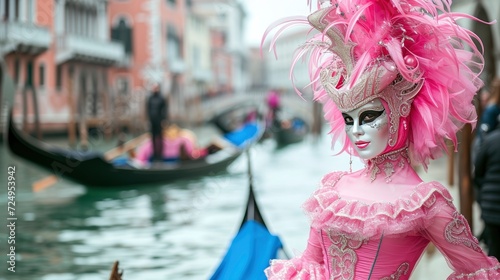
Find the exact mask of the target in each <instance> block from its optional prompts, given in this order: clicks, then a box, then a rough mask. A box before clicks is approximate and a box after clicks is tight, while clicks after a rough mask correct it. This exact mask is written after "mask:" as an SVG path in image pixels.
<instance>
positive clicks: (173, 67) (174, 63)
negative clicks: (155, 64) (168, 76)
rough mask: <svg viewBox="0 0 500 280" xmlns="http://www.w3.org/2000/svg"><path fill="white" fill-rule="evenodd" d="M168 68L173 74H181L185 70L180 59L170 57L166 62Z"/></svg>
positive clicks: (184, 65)
mask: <svg viewBox="0 0 500 280" xmlns="http://www.w3.org/2000/svg"><path fill="white" fill-rule="evenodd" d="M168 66H169V68H170V72H172V73H173V74H182V73H184V71H185V70H186V63H185V62H184V60H182V58H180V57H172V58H171V59H170V60H169V61H168Z"/></svg>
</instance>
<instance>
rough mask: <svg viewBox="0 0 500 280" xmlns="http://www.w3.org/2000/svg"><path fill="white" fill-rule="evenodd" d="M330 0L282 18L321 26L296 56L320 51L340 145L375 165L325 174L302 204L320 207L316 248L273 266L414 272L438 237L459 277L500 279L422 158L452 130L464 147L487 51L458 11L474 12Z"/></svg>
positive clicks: (316, 271)
mask: <svg viewBox="0 0 500 280" xmlns="http://www.w3.org/2000/svg"><path fill="white" fill-rule="evenodd" d="M326 2H328V1H326ZM327 4H329V5H326V7H325V6H321V5H318V10H317V11H315V12H313V13H312V14H311V15H310V16H309V17H308V18H307V19H299V18H293V19H290V18H287V19H286V20H284V21H282V22H280V23H281V24H283V26H285V27H287V26H291V24H293V23H306V24H309V25H311V26H312V27H313V28H314V29H315V30H317V31H319V32H316V33H313V35H309V38H308V40H307V41H306V43H305V44H304V45H303V46H302V47H301V48H300V49H299V51H298V52H297V53H296V57H295V59H294V61H299V58H301V57H302V56H303V55H305V54H309V55H310V56H309V60H308V61H309V62H308V63H309V72H310V78H311V85H312V90H313V92H314V97H315V99H316V100H318V101H320V102H322V103H323V104H324V110H325V118H326V120H327V121H328V122H329V124H330V126H331V134H332V137H333V141H334V142H333V143H335V145H334V147H336V148H337V149H338V150H339V152H347V153H349V154H351V155H352V156H357V157H360V158H361V159H363V160H364V161H365V168H363V169H361V170H359V171H356V172H332V173H330V174H327V175H326V176H325V177H324V178H323V179H322V180H321V184H320V187H319V189H317V190H316V191H315V192H314V193H313V195H312V196H311V197H310V198H309V199H308V200H306V202H305V203H304V205H303V207H304V209H305V211H306V213H307V214H308V215H309V216H310V217H311V228H310V235H309V239H308V244H307V247H306V250H305V251H304V252H303V253H302V254H301V255H298V256H296V257H294V258H293V259H290V260H273V261H272V262H271V265H270V267H269V268H267V269H266V271H265V272H266V275H267V277H268V278H269V279H363V280H365V279H377V280H381V279H383V280H395V279H399V280H403V279H409V278H410V276H411V273H412V271H413V269H414V268H415V266H416V264H417V263H418V260H419V258H420V257H421V256H422V254H423V252H424V249H425V248H426V246H427V245H428V244H429V243H431V242H432V243H433V244H434V245H435V246H436V247H437V248H438V249H439V250H440V251H441V253H442V254H443V255H444V257H445V258H446V260H447V262H448V264H449V266H450V267H451V268H452V269H453V271H454V272H453V273H452V274H451V275H450V276H449V277H448V279H500V264H499V262H498V260H497V259H495V258H493V257H488V256H487V255H486V254H485V253H484V252H483V250H482V249H481V247H480V246H479V244H478V241H477V239H476V238H475V237H474V236H473V235H472V233H471V230H470V228H469V225H468V223H467V221H466V219H465V218H464V217H463V216H462V215H461V214H460V213H459V212H458V210H457V209H456V208H455V206H454V204H453V201H452V197H451V195H450V193H449V192H448V190H447V189H446V188H445V187H444V186H442V185H441V184H440V183H438V182H423V181H422V179H420V177H419V176H418V175H417V173H416V172H415V170H414V169H413V167H412V166H415V165H422V166H423V167H424V168H427V165H428V163H429V160H430V159H433V158H437V157H439V156H441V155H442V152H443V151H445V150H446V141H445V140H446V139H449V140H451V142H452V143H453V144H454V146H455V147H456V145H457V139H456V132H457V131H458V130H459V129H460V128H461V127H462V126H463V124H465V123H471V124H474V123H475V121H476V113H475V108H474V106H473V104H472V99H473V97H474V95H475V93H476V91H477V90H478V89H479V88H480V87H481V85H482V82H481V80H480V79H479V72H481V70H482V68H483V58H482V55H481V52H480V51H479V50H478V48H477V47H476V45H475V44H474V41H473V40H478V38H477V37H476V36H475V35H474V34H473V33H472V32H470V31H468V30H466V29H464V28H462V27H460V26H459V25H457V23H456V22H455V20H456V19H459V18H461V17H469V18H471V17H470V16H467V15H463V14H462V15H458V14H453V13H451V12H449V10H450V5H451V1H447V0H446V1H445V0H434V1H430V0H400V1H398V0H337V1H334V0H332V1H329V3H327ZM276 26H280V25H276ZM276 26H273V27H270V29H272V28H274V27H276ZM280 31H282V30H280ZM278 33H279V34H281V32H278ZM266 36H267V33H266ZM274 39H277V38H274ZM274 41H275V40H273V42H274ZM294 66H295V65H292V68H293V67H294ZM429 279H434V278H432V276H430V278H429Z"/></svg>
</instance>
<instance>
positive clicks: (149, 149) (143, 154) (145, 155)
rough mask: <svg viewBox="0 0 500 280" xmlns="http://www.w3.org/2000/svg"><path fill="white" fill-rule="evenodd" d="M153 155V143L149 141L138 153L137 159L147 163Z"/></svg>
mask: <svg viewBox="0 0 500 280" xmlns="http://www.w3.org/2000/svg"><path fill="white" fill-rule="evenodd" d="M152 154H153V145H151V141H147V142H146V143H144V144H142V145H141V146H140V147H139V150H138V151H137V155H136V159H137V160H138V161H140V162H142V163H147V162H148V161H149V158H150V157H151V155H152Z"/></svg>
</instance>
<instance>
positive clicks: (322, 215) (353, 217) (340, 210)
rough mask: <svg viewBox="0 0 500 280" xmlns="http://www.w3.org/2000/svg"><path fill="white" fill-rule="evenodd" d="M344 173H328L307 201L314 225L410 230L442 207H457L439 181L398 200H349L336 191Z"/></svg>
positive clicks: (370, 231)
mask: <svg viewBox="0 0 500 280" xmlns="http://www.w3.org/2000/svg"><path fill="white" fill-rule="evenodd" d="M344 174H345V173H344V172H334V173H330V174H327V175H326V176H325V177H324V178H323V180H322V184H321V187H320V188H319V189H318V190H316V191H315V192H314V194H313V195H312V197H310V198H309V199H308V200H306V202H304V204H303V208H304V210H305V211H306V213H307V214H308V215H309V216H310V218H311V220H312V222H311V226H312V227H313V228H318V229H319V228H336V229H340V230H342V231H343V232H346V233H357V234H361V235H362V236H364V237H368V238H369V237H373V236H377V235H380V234H381V233H382V231H385V232H391V234H393V233H394V234H400V233H408V232H411V231H415V230H417V229H418V227H416V225H422V226H423V225H425V221H428V220H429V219H432V218H433V217H434V216H435V215H436V214H437V213H438V212H439V210H440V209H442V207H446V206H447V207H450V206H452V207H454V206H453V204H452V197H451V195H450V193H449V192H448V191H447V190H446V189H445V188H444V187H443V186H442V185H441V184H439V183H437V182H429V183H421V184H419V185H418V186H417V187H415V190H414V191H413V193H412V194H411V195H409V196H407V197H404V198H401V199H399V200H397V201H395V202H394V203H386V202H385V203H373V204H366V203H363V202H360V201H357V200H345V199H342V198H341V197H340V195H339V194H338V192H337V191H336V190H335V183H336V182H337V181H338V180H339V179H340V177H342V175H344Z"/></svg>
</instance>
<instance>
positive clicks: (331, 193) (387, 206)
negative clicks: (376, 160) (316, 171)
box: [266, 164, 500, 280]
mask: <svg viewBox="0 0 500 280" xmlns="http://www.w3.org/2000/svg"><path fill="white" fill-rule="evenodd" d="M385 166H387V165H385ZM369 167H370V166H369ZM382 167H383V166H380V168H382ZM391 168H392V171H391V172H386V173H385V174H386V175H387V174H389V176H385V177H384V176H372V178H371V179H370V178H369V177H370V172H371V171H373V169H372V168H367V169H365V170H362V171H358V172H355V173H345V172H334V173H330V174H327V175H326V176H325V177H324V178H323V180H322V182H321V186H320V188H319V189H318V190H316V191H315V192H314V193H313V195H312V196H311V197H310V198H309V199H308V200H307V201H306V202H305V203H304V205H303V207H304V209H305V211H306V213H307V214H308V215H309V216H310V217H311V231H310V236H309V239H308V246H307V248H306V250H305V251H304V252H303V254H301V255H299V256H297V257H295V258H293V259H291V260H273V261H272V262H271V266H270V267H269V268H268V269H266V275H267V276H268V278H269V279H342V280H347V279H349V280H355V279H361V280H366V279H373V280H396V279H399V280H403V279H409V278H410V275H411V272H412V271H413V269H414V267H415V266H416V265H417V263H418V260H419V258H420V256H421V255H422V253H423V251H424V249H425V247H426V246H427V244H428V243H429V242H432V243H434V244H435V245H436V247H437V248H438V249H439V250H440V251H441V253H443V255H444V256H445V258H446V259H447V261H448V264H449V265H450V267H451V268H452V269H453V270H454V273H453V274H452V275H450V276H449V277H448V279H500V264H499V263H498V261H497V260H496V259H495V258H491V257H488V256H486V255H485V254H484V252H483V251H482V249H481V248H480V246H479V245H478V241H477V239H476V238H475V237H474V236H473V235H472V233H471V231H470V228H469V226H468V224H467V221H466V220H465V218H464V217H463V216H462V215H461V214H460V213H459V212H458V211H457V209H456V208H455V206H454V205H453V203H452V197H451V195H450V193H449V192H448V190H447V189H446V188H445V187H444V186H442V185H441V184H439V183H437V182H429V183H423V182H421V180H420V179H419V178H418V176H417V175H416V174H415V173H414V172H413V169H411V167H410V166H409V165H407V166H405V165H404V164H402V165H399V169H398V168H397V167H394V166H392V167H391ZM391 168H388V169H391ZM394 171H396V173H394ZM371 174H373V172H372V173H371ZM377 174H378V173H377ZM356 182H357V183H356Z"/></svg>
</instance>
